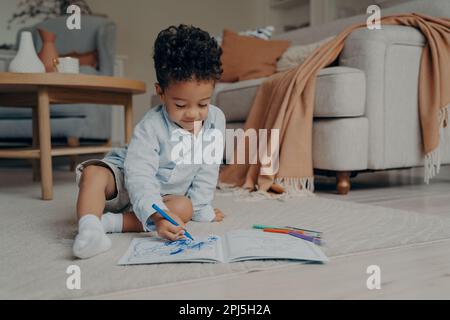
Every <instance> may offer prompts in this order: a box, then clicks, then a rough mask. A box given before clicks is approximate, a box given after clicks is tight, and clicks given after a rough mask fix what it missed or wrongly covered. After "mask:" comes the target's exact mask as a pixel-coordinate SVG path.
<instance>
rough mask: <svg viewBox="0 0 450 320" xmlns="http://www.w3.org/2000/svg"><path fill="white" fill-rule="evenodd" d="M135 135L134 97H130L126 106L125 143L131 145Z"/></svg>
mask: <svg viewBox="0 0 450 320" xmlns="http://www.w3.org/2000/svg"><path fill="white" fill-rule="evenodd" d="M132 134H133V96H132V95H129V97H128V99H127V103H126V104H125V143H126V144H129V143H130V141H131V135H132Z"/></svg>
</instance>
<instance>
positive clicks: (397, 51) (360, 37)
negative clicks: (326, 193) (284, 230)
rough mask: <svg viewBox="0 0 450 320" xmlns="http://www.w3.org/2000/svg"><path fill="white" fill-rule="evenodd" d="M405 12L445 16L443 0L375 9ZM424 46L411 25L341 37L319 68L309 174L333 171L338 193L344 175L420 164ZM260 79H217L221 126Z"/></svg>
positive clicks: (240, 112) (296, 37) (313, 32)
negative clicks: (329, 61)
mask: <svg viewBox="0 0 450 320" xmlns="http://www.w3.org/2000/svg"><path fill="white" fill-rule="evenodd" d="M408 12H417V13H423V14H427V15H432V16H443V17H450V1H448V0H423V1H411V2H408V3H404V4H402V5H398V6H395V7H391V8H389V9H385V10H382V12H381V13H382V15H389V14H394V13H408ZM367 17H368V16H366V15H360V16H356V17H352V18H348V19H342V20H337V21H334V22H332V23H329V24H325V25H321V26H318V27H310V28H305V29H300V30H294V31H291V32H287V33H284V34H279V35H277V36H275V37H274V39H288V40H291V41H292V44H294V45H300V44H309V43H313V42H316V41H319V40H321V39H324V38H326V37H329V36H331V35H335V34H337V33H338V32H340V31H342V30H343V29H344V28H345V27H347V26H349V25H351V24H354V23H365V21H366V20H367ZM423 46H424V37H423V36H422V34H421V33H420V32H419V31H417V30H416V29H414V28H408V27H403V26H387V25H383V26H382V29H381V30H373V31H371V30H368V29H367V28H363V29H359V30H356V31H354V32H353V33H352V34H351V35H350V36H349V37H348V38H347V40H346V42H345V47H344V50H343V52H342V54H341V55H340V57H339V59H338V61H337V65H336V66H333V67H329V68H325V69H323V70H321V71H320V73H319V74H318V79H317V88H316V100H315V107H314V125H313V163H314V168H315V169H316V170H315V171H316V173H320V174H326V175H330V176H332V175H336V177H337V189H338V192H339V193H341V194H346V193H347V192H348V191H349V188H350V177H351V176H354V175H355V174H357V173H359V172H366V171H372V170H385V169H393V168H408V167H414V166H421V165H423V153H422V144H421V135H420V123H419V117H418V90H417V88H418V80H419V66H420V56H421V53H422V48H423ZM264 79H265V78H262V79H255V80H248V81H242V82H237V83H218V84H217V85H216V88H215V91H214V98H213V101H212V103H213V104H215V105H217V106H219V107H220V108H221V109H222V110H223V111H224V113H225V116H226V119H227V127H228V128H239V127H243V125H244V122H245V119H246V117H247V115H248V112H249V109H250V107H251V104H252V101H253V98H254V96H255V94H256V92H257V89H258V87H259V85H260V84H261V83H262V82H263V81H264ZM154 103H157V101H156V98H155V101H154ZM448 131H450V130H447V132H446V133H444V134H447V135H448ZM441 147H442V149H441V151H442V152H441V155H442V156H441V157H442V163H443V164H445V163H450V137H448V138H447V139H444V143H443V144H442V146H441Z"/></svg>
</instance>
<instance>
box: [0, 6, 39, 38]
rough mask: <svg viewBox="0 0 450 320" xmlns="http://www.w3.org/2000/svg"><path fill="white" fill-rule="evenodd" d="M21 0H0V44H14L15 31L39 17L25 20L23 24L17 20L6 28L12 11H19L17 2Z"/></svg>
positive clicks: (35, 21)
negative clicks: (9, 27)
mask: <svg viewBox="0 0 450 320" xmlns="http://www.w3.org/2000/svg"><path fill="white" fill-rule="evenodd" d="M20 1H21V0H0V44H5V43H6V44H15V43H16V34H17V31H18V30H19V29H20V28H22V27H26V26H31V25H33V24H35V23H37V22H39V21H40V20H39V19H30V20H27V21H26V23H25V24H21V23H19V22H18V21H16V22H13V23H12V24H11V29H10V30H8V28H7V27H8V20H9V19H11V17H12V15H13V14H14V13H17V12H18V11H19V8H18V4H19V3H20Z"/></svg>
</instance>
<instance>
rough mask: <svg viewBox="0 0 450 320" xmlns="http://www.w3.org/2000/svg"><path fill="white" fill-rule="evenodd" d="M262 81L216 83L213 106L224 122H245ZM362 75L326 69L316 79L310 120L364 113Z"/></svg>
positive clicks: (354, 115)
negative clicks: (312, 116)
mask: <svg viewBox="0 0 450 320" xmlns="http://www.w3.org/2000/svg"><path fill="white" fill-rule="evenodd" d="M265 79H266V78H259V79H253V80H247V81H240V82H236V83H218V84H217V85H216V88H215V90H214V97H213V103H214V104H215V105H217V106H219V107H220V108H221V109H222V110H223V112H224V113H225V117H226V119H227V121H231V122H236V121H237V122H239V121H245V119H246V118H247V115H248V113H249V111H250V107H251V105H252V102H253V99H254V98H255V95H256V92H257V91H258V88H259V86H260V85H261V83H262V82H263V81H264V80H265ZM365 98H366V85H365V75H364V72H363V71H361V70H359V69H355V68H349V67H329V68H325V69H322V70H321V71H320V72H319V74H318V76H317V83H316V98H315V108H314V117H358V116H362V115H363V114H364V109H365Z"/></svg>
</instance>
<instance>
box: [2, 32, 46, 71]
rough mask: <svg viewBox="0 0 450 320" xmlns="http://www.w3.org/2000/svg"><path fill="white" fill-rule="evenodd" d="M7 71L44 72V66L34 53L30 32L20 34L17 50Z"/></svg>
mask: <svg viewBox="0 0 450 320" xmlns="http://www.w3.org/2000/svg"><path fill="white" fill-rule="evenodd" d="M9 72H19V73H45V66H44V64H43V63H42V61H41V60H40V59H39V57H38V56H37V54H36V49H35V48H34V43H33V38H32V36H31V32H29V31H23V32H22V33H21V34H20V45H19V51H18V52H17V54H16V56H15V58H14V59H13V60H12V61H11V63H10V64H9Z"/></svg>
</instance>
